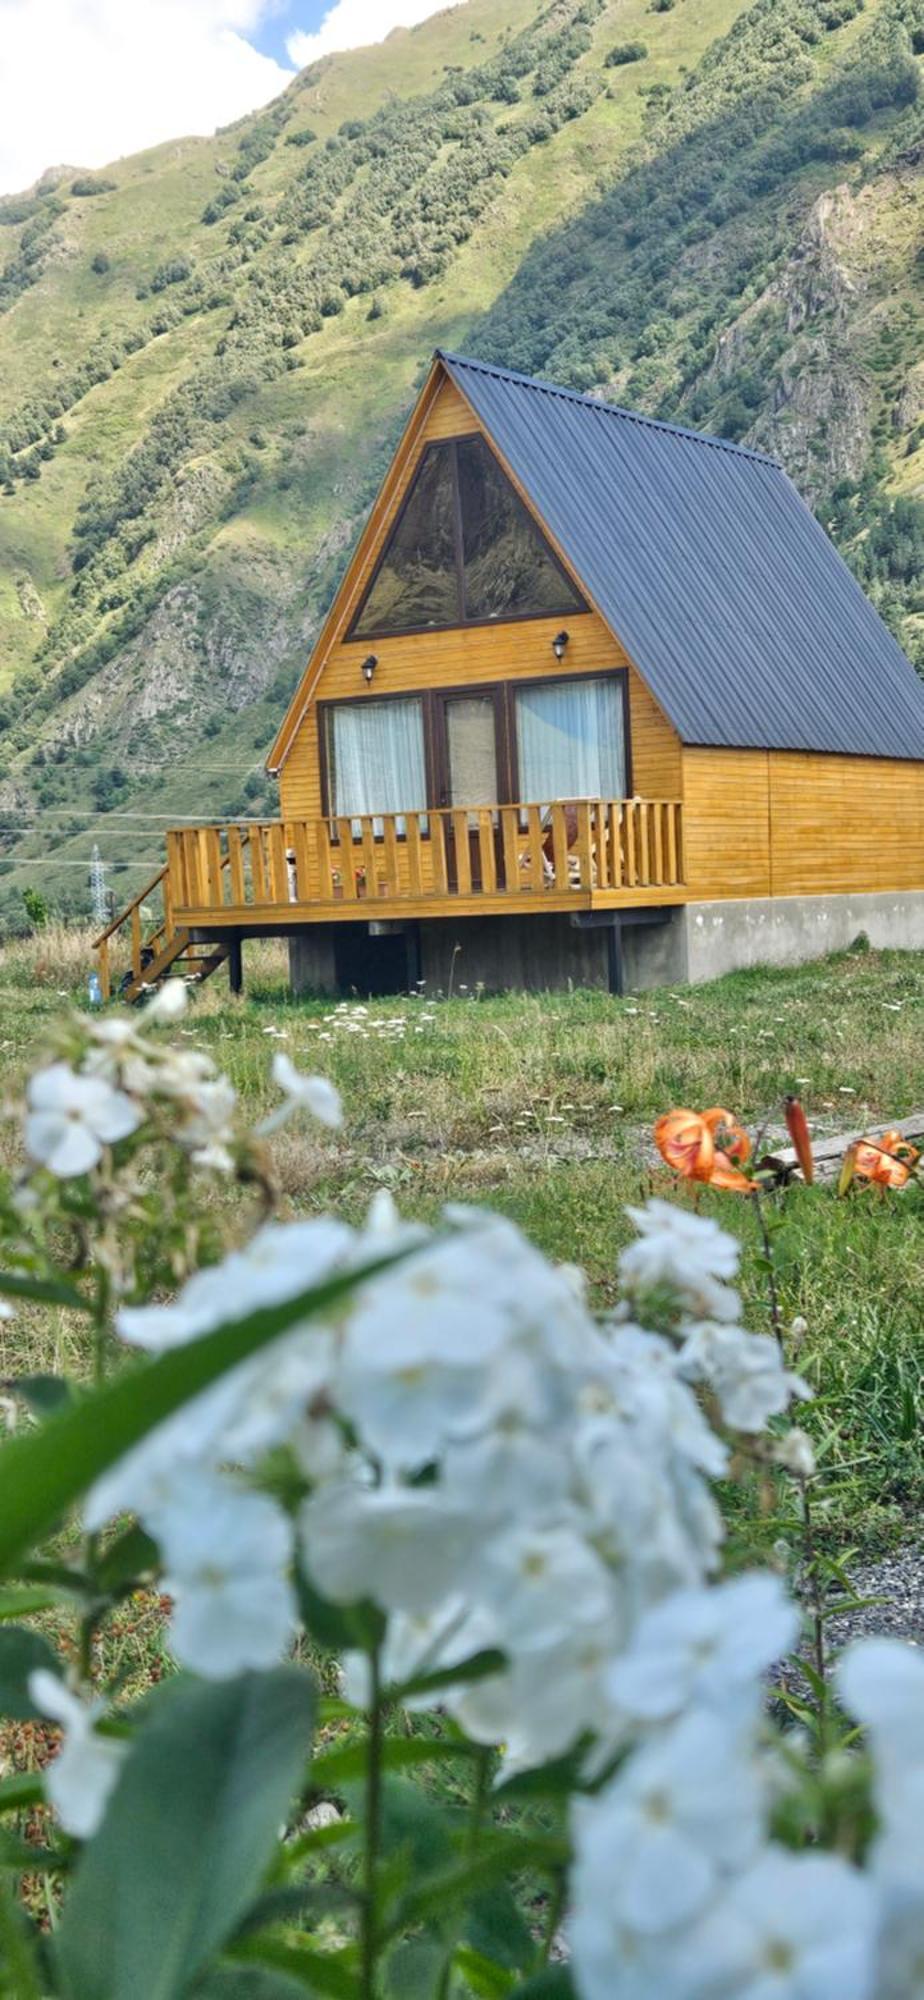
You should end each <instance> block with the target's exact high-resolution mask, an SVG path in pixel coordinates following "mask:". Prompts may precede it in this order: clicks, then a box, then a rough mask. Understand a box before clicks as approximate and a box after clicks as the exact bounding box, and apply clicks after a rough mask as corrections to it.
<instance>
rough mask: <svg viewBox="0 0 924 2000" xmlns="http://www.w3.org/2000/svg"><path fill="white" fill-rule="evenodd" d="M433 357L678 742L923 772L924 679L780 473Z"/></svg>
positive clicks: (650, 424)
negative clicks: (900, 763) (846, 758)
mask: <svg viewBox="0 0 924 2000" xmlns="http://www.w3.org/2000/svg"><path fill="white" fill-rule="evenodd" d="M440 359H441V361H442V362H443V364H444V366H445V368H446V369H447V372H448V373H449V375H450V376H451V377H452V379H453V381H454V382H455V383H456V384H457V385H458V387H459V388H460V389H461V391H462V393H463V395H464V396H466V397H467V399H468V401H469V403H470V404H471V406H472V408H473V410H474V411H475V413H476V415H477V416H478V417H479V419H480V421H481V422H482V424H483V425H484V427H485V430H486V431H487V433H488V435H489V436H490V437H491V438H492V439H493V440H494V443H495V444H496V446H497V448H498V451H499V452H500V453H501V456H502V457H503V458H504V459H505V460H506V462H507V464H508V465H509V467H510V469H511V471H512V472H513V473H514V475H515V476H516V478H517V479H518V480H519V481H520V483H521V485H522V487H523V489H524V491H525V492H526V494H527V495H528V497H529V499H530V500H531V502H532V504H533V506H534V508H535V510H536V513H537V514H538V515H539V516H540V518H541V519H542V520H543V521H544V522H545V523H546V525H547V527H548V528H549V530H550V531H551V533H552V535H553V537H554V539H555V540H556V541H557V543H558V545H559V547H560V549H561V550H562V551H563V553H564V554H565V555H566V556H567V558H568V560H569V561H570V562H571V563H572V564H573V567H574V569H575V571H576V573H577V575H578V576H579V577H580V580H581V582H582V583H583V585H584V587H585V589H586V590H587V592H588V594H589V596H590V597H591V598H592V600H593V602H594V603H595V604H596V606H597V608H598V609H599V611H600V612H601V613H602V615H603V617H604V618H605V619H606V621H607V624H608V625H609V626H610V627H611V629H612V631H613V633H614V634H615V636H616V637H617V638H618V639H619V640H620V642H621V643H622V645H623V646H624V647H625V649H626V652H627V653H628V654H629V657H630V659H632V660H633V661H634V663H635V665H636V666H637V667H638V669H639V672H640V673H641V674H642V675H643V677H644V679H645V680H646V681H647V683H648V685H649V687H650V689H651V691H652V693H653V694H654V696H655V698H656V699H657V701H658V702H659V703H660V705H661V707H662V708H663V710H664V712H665V714H666V715H667V716H668V718H669V720H670V721H671V722H672V723H673V724H674V727H675V729H676V730H677V732H678V734H679V736H680V737H681V738H682V740H683V741H684V742H685V743H703V744H715V745H720V744H721V745H727V746H728V747H730V748H741V749H755V748H756V749H771V750H822V751H825V750H827V751H841V752H845V753H848V754H855V755H861V756H879V757H902V758H924V683H922V682H921V681H920V680H919V679H918V676H917V674H916V673H915V671H914V668H913V667H912V666H911V665H910V663H909V661H908V660H906V658H905V655H904V653H903V652H902V651H901V648H900V646H898V644H897V643H896V641H895V640H894V639H893V638H892V635H891V633H890V632H889V631H888V630H887V629H886V627H885V625H884V624H883V622H882V620H881V618H880V617H879V615H878V613H877V612H876V611H874V609H873V606H872V605H871V604H870V602H869V600H868V598H867V597H866V596H865V595H864V593H863V591H862V590H861V588H860V585H859V584H858V583H857V581H856V579H855V577H854V576H852V574H851V572H850V570H849V569H848V568H847V565H846V563H844V562H843V561H842V560H841V557H840V556H839V555H838V553H837V550H836V549H835V547H834V545H833V543H832V542H831V541H829V539H828V537H827V535H826V534H825V532H824V530H823V528H822V527H821V526H820V524H819V523H818V522H817V521H816V520H815V517H814V515H813V514H812V513H810V511H809V509H808V507H806V506H805V504H804V502H803V501H802V500H801V499H800V497H799V495H798V493H797V492H796V489H795V487H794V486H793V484H792V482H791V481H790V480H789V479H788V478H787V476H786V473H785V472H784V471H783V470H782V468H781V467H780V466H779V465H778V464H777V462H776V460H775V459H772V458H767V457H765V456H764V455H763V454H762V453H760V452H756V451H750V450H748V449H746V448H745V447H744V446H741V445H736V444H731V443H730V442H729V441H728V440H727V439H724V438H709V437H703V436H702V435H701V434H700V433H699V432H697V431H688V430H682V429H680V428H679V427H677V426H675V425H673V424H663V423H658V422H656V421H655V419H653V418H651V417H643V416H637V415H635V414H633V413H632V412H631V411H628V410H620V409H617V408H615V407H614V406H613V405H612V404H609V403H600V402H597V401H596V399H595V398H594V397H592V396H580V395H577V394H575V392H574V391H572V390H570V389H557V388H554V387H552V386H551V385H549V384H547V383H544V382H534V381H533V380H532V379H531V378H530V377H529V376H527V375H514V374H511V373H509V372H508V371H507V370H505V369H502V368H494V367H492V366H490V365H488V364H487V363H486V362H483V361H471V360H467V359H466V358H464V357H463V356H460V355H455V354H443V353H441V354H440ZM742 809H743V810H745V811H746V802H745V801H743V802H742Z"/></svg>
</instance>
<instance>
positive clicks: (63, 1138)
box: [26, 1062, 141, 1180]
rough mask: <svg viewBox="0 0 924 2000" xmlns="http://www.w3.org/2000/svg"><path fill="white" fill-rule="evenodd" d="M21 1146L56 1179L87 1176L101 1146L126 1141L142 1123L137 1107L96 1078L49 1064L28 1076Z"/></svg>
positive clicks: (61, 1063) (100, 1153) (98, 1157)
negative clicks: (23, 1140)
mask: <svg viewBox="0 0 924 2000" xmlns="http://www.w3.org/2000/svg"><path fill="white" fill-rule="evenodd" d="M27 1100H28V1105H29V1113H28V1116H27V1118H26V1147H27V1150H28V1152H29V1153H30V1154H31V1156H32V1158H33V1160H38V1161H39V1162H40V1164H41V1165H42V1166H43V1167H47V1168H48V1169H49V1172H51V1173H53V1174H56V1175H57V1177H58V1179H59V1180H70V1179H71V1178H72V1177H73V1176H74V1175H75V1174H86V1173H89V1171H90V1169H91V1167H95V1166H96V1164H97V1161H98V1160H99V1159H101V1157H102V1153H103V1148H104V1146H112V1145H114V1144H115V1142H116V1140H117V1139H126V1138H127V1137H128V1135H129V1133H130V1132H135V1131H137V1129H138V1126H139V1125H140V1123H141V1113H140V1111H139V1110H138V1107H137V1105H135V1104H133V1103H132V1100H131V1098H130V1097H126V1096H125V1094H124V1092H122V1091H120V1090H113V1088H112V1086H111V1084H108V1083H105V1082H104V1081H103V1079H102V1078H101V1077H92V1076H77V1075H76V1074H75V1072H74V1071H73V1070H72V1069H71V1068H70V1066H69V1064H68V1063H65V1062H56V1063H52V1064H51V1065H50V1067H49V1068H48V1069H42V1070H39V1071H38V1073H37V1075H35V1076H33V1077H32V1079H31V1081H30V1083H29V1088H28V1091H27Z"/></svg>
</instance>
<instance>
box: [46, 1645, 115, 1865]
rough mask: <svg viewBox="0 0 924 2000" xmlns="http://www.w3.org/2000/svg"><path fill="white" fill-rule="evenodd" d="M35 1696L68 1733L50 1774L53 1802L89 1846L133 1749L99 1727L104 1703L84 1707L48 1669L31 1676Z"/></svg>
mask: <svg viewBox="0 0 924 2000" xmlns="http://www.w3.org/2000/svg"><path fill="white" fill-rule="evenodd" d="M29 1693H30V1695H31V1697H32V1700H33V1701H34V1703H35V1706H36V1708H38V1709H40V1710H41V1712H42V1714H43V1715H47V1716H50V1718H51V1720H52V1721H53V1722H58V1723H60V1724H61V1727H62V1728H63V1730H64V1732H65V1733H64V1742H63V1744H62V1746H61V1749H60V1750H59V1751H58V1755H57V1757H56V1758H55V1759H54V1762H53V1763H52V1764H49V1766H48V1768H47V1770H46V1772H45V1790H46V1792H47V1794H48V1797H49V1800H50V1801H51V1804H52V1805H53V1806H54V1809H55V1812H56V1813H57V1815H58V1818H59V1820H60V1821H61V1825H62V1826H63V1827H64V1829H65V1831H66V1832H67V1833H72V1834H74V1835H75V1837H76V1838H77V1839H78V1840H89V1839H90V1838H91V1837H92V1835H93V1834H94V1833H95V1832H96V1829H97V1827H98V1826H99V1824H100V1822H101V1820H102V1817H103V1814H104V1812H105V1810H106V1806H107V1804H108V1802H109V1797H110V1794H111V1793H112V1791H113V1790H114V1787H115V1785H116V1782H117V1779H118V1777H119V1773H120V1771H121V1769H122V1761H123V1758H124V1756H125V1751H126V1748H127V1745H126V1744H125V1743H121V1742H119V1741H118V1740H117V1739H116V1738H115V1737H112V1736H101V1735H100V1734H99V1731H98V1729H97V1728H96V1721H97V1718H98V1716H99V1715H101V1714H102V1708H103V1704H102V1702H86V1701H81V1700H80V1698H79V1696H78V1695H75V1694H72V1693H71V1691H70V1688H68V1687H66V1686H65V1684H64V1682H63V1681H62V1680H59V1678H58V1676H57V1674H52V1673H48V1672H47V1671H46V1669H45V1668H44V1667H38V1668H37V1669H36V1670H35V1672H34V1673H31V1674H30V1675H29Z"/></svg>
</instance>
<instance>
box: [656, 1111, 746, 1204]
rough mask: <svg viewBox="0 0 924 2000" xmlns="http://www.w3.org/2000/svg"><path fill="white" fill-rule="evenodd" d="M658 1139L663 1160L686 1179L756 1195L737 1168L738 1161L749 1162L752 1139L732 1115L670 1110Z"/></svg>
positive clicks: (660, 1123)
mask: <svg viewBox="0 0 924 2000" xmlns="http://www.w3.org/2000/svg"><path fill="white" fill-rule="evenodd" d="M716 1135H719V1136H716ZM654 1136H655V1145H656V1146H657V1148H658V1151H659V1153H660V1154H661V1157H662V1159H663V1160H666V1161H667V1164H668V1166H669V1167H673V1170H674V1172H675V1173H676V1174H682V1176H683V1178H684V1180H688V1181H703V1182H705V1183H707V1184H708V1186H710V1187H718V1188H726V1189H729V1190H732V1191H733V1192H735V1193H737V1194H750V1193H751V1192H752V1183H751V1182H750V1181H749V1180H748V1179H747V1177H746V1176H745V1175H744V1174H742V1173H739V1172H738V1169H737V1167H736V1166H735V1165H734V1161H735V1160H736V1159H740V1160H746V1159H747V1157H748V1154H749V1152H750V1150H751V1146H750V1140H749V1139H748V1135H747V1133H746V1132H745V1131H744V1130H743V1129H742V1127H741V1126H740V1125H738V1124H737V1123H736V1121H735V1119H734V1118H732V1117H731V1116H730V1114H729V1112H727V1111H723V1110H721V1109H720V1108H719V1107H718V1106H717V1107H715V1108H714V1109H713V1110H712V1111H707V1112H703V1113H700V1112H698V1111H683V1110H679V1109H678V1110H675V1111H668V1112H665V1114H664V1117H663V1118H659V1119H658V1122H657V1124H656V1126H655V1128H654ZM742 1148H743V1150H742Z"/></svg>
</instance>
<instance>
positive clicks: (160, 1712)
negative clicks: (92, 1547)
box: [58, 1667, 315, 2000]
mask: <svg viewBox="0 0 924 2000" xmlns="http://www.w3.org/2000/svg"><path fill="white" fill-rule="evenodd" d="M314 1706H315V1701H314V1686H313V1683H312V1681H311V1680H310V1679H309V1677H308V1675H307V1674H304V1673H302V1672H300V1671H299V1670H298V1669H296V1668H294V1667H280V1668H278V1669H277V1670H276V1671H274V1672H273V1673H267V1674H243V1675H241V1676H240V1678H239V1679H237V1680H233V1681H224V1682H218V1683H215V1682H211V1683H204V1682H193V1681H188V1680H185V1679H184V1680H180V1681H176V1682H173V1683H172V1684H169V1685H167V1686H165V1687H163V1688H162V1689H161V1690H159V1699H158V1700H157V1701H156V1702H155V1701H152V1703H151V1706H150V1708H149V1711H148V1716H147V1719H146V1721H145V1722H144V1724H143V1725H142V1728H141V1729H140V1731H139V1733H138V1735H137V1737H136V1738H135V1741H134V1743H133V1745H132V1748H131V1750H130V1752H129V1755H128V1758H127V1760H126V1764H125V1769H124V1771H123V1773H122V1776H121V1778H120V1780H119V1783H118V1786H117V1788H116V1791H115V1794H114V1796H113V1799H112V1801H111V1803H110V1806H109V1810H108V1812H107V1814H106V1818H105V1820H104V1821H103V1825H102V1827H101V1829H100V1831H99V1833H98V1834H97V1835H96V1838H95V1839H94V1840H93V1841H91V1842H90V1844H89V1845H88V1846H87V1847H86V1848H85V1850H84V1853H83V1855H82V1857H81V1860H80V1864H79V1866H78V1869H77V1873H76V1877H75V1880H74V1885H73V1889H72V1891H71V1895H70V1899H69V1901H68V1903H67V1906H66V1908H65V1912H64V1916H63V1919H62V1921H61V1925H60V1929H59V1931H58V1958H59V1964H60V1967H61V1971H62V1974H63V1982H64V1991H65V1993H67V1994H68V1995H71V1996H72V2000H140V1996H142V1995H143V1996H144V2000H176V1996H177V1995H178V1994H181V1993H184V1992H185V1991H186V1989H187V1987H188V1986H189V1984H190V1982H191V1981H192V1979H193V1978H194V1977H195V1975H196V1974H197V1973H198V1972H201V1971H202V1970H203V1969H204V1968H205V1966H206V1965H207V1963H208V1961H209V1960H210V1959H211V1958H212V1957H213V1955H214V1954H215V1953H216V1952H217V1951H219V1950H220V1949H221V1947H222V1945H223V1944H225V1942H226V1940H227V1939H228V1937H229V1936H230V1935H231V1934H232V1932H233V1931H234V1930H235V1928H236V1926H237V1925H238V1924H239V1923H240V1921H241V1919H242V1917H243V1916H244V1915H245V1913H246V1911H247V1910H248V1909H249V1907H250V1905H251V1903H252V1902H253V1901H254V1899H255V1897H256V1896H257V1895H258V1894H259V1892H260V1888H261V1885H262V1882H263V1878H264V1875H265V1872H266V1869H267V1867H268V1865H269V1862H270V1859H271V1856H272V1854H273V1850H274V1848H275V1845H276V1841H277V1837H278V1831H279V1827H280V1824H281V1823H282V1822H283V1821H284V1820H285V1816H286V1813H287V1810H288V1807H289V1804H290V1801H291V1797H292V1793H293V1790H294V1789H295V1787H296V1786H297V1784H298V1781H299V1776H300V1773H301V1770H302V1767H303V1764H304V1761H305V1757H306V1754H307V1751H308V1747H309V1742H310V1735H311V1727H312V1721H313V1716H314Z"/></svg>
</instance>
